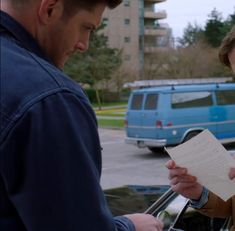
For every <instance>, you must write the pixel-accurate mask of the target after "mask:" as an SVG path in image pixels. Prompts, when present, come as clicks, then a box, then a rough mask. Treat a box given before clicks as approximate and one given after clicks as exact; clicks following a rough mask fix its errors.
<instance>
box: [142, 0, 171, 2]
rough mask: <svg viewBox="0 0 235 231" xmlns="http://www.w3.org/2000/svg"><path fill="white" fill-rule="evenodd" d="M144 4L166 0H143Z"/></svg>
mask: <svg viewBox="0 0 235 231" xmlns="http://www.w3.org/2000/svg"><path fill="white" fill-rule="evenodd" d="M144 1H145V2H152V3H160V2H165V1H166V0H144Z"/></svg>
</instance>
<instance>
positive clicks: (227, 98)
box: [216, 90, 235, 105]
mask: <svg viewBox="0 0 235 231" xmlns="http://www.w3.org/2000/svg"><path fill="white" fill-rule="evenodd" d="M216 98H217V103H218V105H228V104H235V90H223V91H217V92H216Z"/></svg>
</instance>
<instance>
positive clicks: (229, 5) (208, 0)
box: [156, 0, 235, 37]
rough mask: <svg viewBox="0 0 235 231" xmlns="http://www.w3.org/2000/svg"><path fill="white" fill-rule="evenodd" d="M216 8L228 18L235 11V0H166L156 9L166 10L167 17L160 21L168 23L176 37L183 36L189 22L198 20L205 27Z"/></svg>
mask: <svg viewBox="0 0 235 231" xmlns="http://www.w3.org/2000/svg"><path fill="white" fill-rule="evenodd" d="M214 8H216V10H217V11H219V12H221V13H222V16H223V18H224V19H226V18H227V17H228V16H229V14H232V13H234V11H235V0H196V1H195V0H166V2H162V3H159V4H156V9H158V10H166V12H167V19H164V20H161V21H160V22H162V23H168V25H169V27H171V28H172V30H173V36H174V37H182V35H183V30H184V28H185V27H186V26H187V24H188V23H189V22H190V23H192V24H194V22H196V23H197V24H198V25H200V26H202V27H204V26H205V23H206V20H207V19H208V15H209V14H210V13H211V11H212V10H213V9H214Z"/></svg>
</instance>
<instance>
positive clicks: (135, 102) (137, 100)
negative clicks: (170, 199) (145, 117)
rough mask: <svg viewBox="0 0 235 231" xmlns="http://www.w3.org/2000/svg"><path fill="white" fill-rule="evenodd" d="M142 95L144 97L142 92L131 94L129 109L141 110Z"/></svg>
mask: <svg viewBox="0 0 235 231" xmlns="http://www.w3.org/2000/svg"><path fill="white" fill-rule="evenodd" d="M143 97H144V95H143V94H136V95H133V98H132V101H131V109H132V110H141V108H142V102H143Z"/></svg>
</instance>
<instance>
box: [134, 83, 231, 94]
mask: <svg viewBox="0 0 235 231" xmlns="http://www.w3.org/2000/svg"><path fill="white" fill-rule="evenodd" d="M216 89H223V90H225V89H227V90H229V89H235V83H221V84H217V83H214V84H190V85H189V84H188V85H172V86H158V87H150V88H142V89H136V90H133V93H151V92H155V93H156V92H162V93H172V92H191V91H205V90H216Z"/></svg>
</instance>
